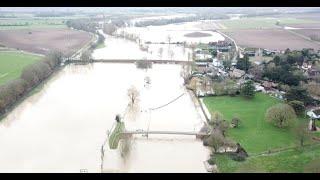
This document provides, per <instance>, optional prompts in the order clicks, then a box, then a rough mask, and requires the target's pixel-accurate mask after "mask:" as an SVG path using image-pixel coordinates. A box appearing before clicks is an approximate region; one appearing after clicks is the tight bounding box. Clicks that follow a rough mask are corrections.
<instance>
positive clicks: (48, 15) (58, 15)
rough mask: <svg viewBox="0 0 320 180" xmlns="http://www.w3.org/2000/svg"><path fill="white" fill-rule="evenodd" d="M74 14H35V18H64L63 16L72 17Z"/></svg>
mask: <svg viewBox="0 0 320 180" xmlns="http://www.w3.org/2000/svg"><path fill="white" fill-rule="evenodd" d="M73 15H75V13H72V12H43V13H38V14H35V15H34V16H35V17H64V16H73Z"/></svg>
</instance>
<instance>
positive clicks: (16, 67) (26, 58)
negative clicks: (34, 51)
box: [0, 51, 41, 85]
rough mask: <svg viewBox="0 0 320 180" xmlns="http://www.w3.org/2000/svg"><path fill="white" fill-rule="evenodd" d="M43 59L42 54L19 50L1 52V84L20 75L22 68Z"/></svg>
mask: <svg viewBox="0 0 320 180" xmlns="http://www.w3.org/2000/svg"><path fill="white" fill-rule="evenodd" d="M39 59H41V57H40V56H35V55H31V54H25V53H21V52H17V51H11V52H10V51H7V52H0V85H1V84H3V83H5V82H7V81H8V80H12V79H16V78H18V77H20V75H21V71H22V69H23V68H24V67H25V66H27V65H29V64H32V63H34V62H35V61H38V60H39Z"/></svg>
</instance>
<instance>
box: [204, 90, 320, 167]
mask: <svg viewBox="0 0 320 180" xmlns="http://www.w3.org/2000/svg"><path fill="white" fill-rule="evenodd" d="M279 102H280V100H277V99H275V98H272V97H270V96H269V95H266V94H263V93H258V94H256V96H255V98H254V99H252V100H248V99H245V98H243V97H241V96H237V97H229V96H218V97H208V98H205V99H204V103H205V104H206V106H207V107H208V109H209V111H210V112H214V111H218V112H220V113H222V114H223V115H224V117H225V119H226V120H228V121H230V120H231V119H232V117H235V116H236V117H239V118H240V119H241V124H240V127H238V128H234V129H230V130H229V131H228V133H227V136H229V137H231V138H232V139H233V140H235V141H236V142H239V143H240V144H241V146H243V147H244V148H245V149H246V151H247V152H248V154H249V158H248V159H247V160H246V161H245V162H237V161H233V160H231V159H230V158H229V157H228V156H227V155H217V156H216V158H217V159H216V160H217V164H218V168H219V169H220V171H221V172H235V171H237V170H238V168H240V169H241V168H243V169H245V170H248V166H250V168H251V169H254V168H258V169H254V171H267V172H275V171H277V170H279V171H283V172H301V168H302V166H303V162H304V159H305V163H307V161H310V160H311V159H314V158H315V157H313V155H314V156H317V157H318V156H320V154H319V152H320V149H319V150H314V149H312V148H309V150H306V151H304V152H303V153H301V152H299V151H296V150H295V148H294V147H295V146H296V145H297V142H298V141H297V140H296V139H295V136H294V134H293V131H291V129H290V128H286V129H280V128H277V127H275V126H273V125H271V124H270V123H268V122H266V121H265V112H266V110H267V109H268V108H269V107H271V106H272V105H274V104H277V103H279ZM303 121H307V120H306V119H304V118H299V120H298V122H303ZM286 148H289V149H290V148H291V149H290V150H285V151H283V152H281V153H275V154H274V155H269V156H260V155H259V154H261V153H265V152H267V151H269V150H271V151H272V150H276V149H286ZM292 157H294V158H292ZM300 161H302V162H301V164H300V165H299V166H297V165H296V164H297V163H299V162H300Z"/></svg>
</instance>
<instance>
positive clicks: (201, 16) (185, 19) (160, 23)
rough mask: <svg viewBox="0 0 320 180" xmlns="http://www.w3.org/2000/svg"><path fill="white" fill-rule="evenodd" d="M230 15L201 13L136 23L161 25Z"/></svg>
mask: <svg viewBox="0 0 320 180" xmlns="http://www.w3.org/2000/svg"><path fill="white" fill-rule="evenodd" d="M228 18H229V17H228V16H227V15H224V14H201V15H196V16H189V17H180V18H174V19H157V20H156V19H152V20H147V21H140V22H136V23H135V24H134V25H135V26H137V27H144V26H161V25H166V24H174V23H183V22H192V21H199V20H214V19H228Z"/></svg>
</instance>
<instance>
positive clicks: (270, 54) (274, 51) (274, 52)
mask: <svg viewBox="0 0 320 180" xmlns="http://www.w3.org/2000/svg"><path fill="white" fill-rule="evenodd" d="M278 53H280V52H279V51H276V50H269V49H263V55H265V56H272V55H275V54H278Z"/></svg>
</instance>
